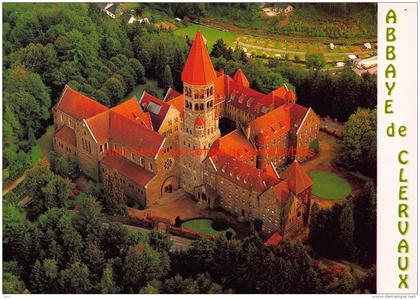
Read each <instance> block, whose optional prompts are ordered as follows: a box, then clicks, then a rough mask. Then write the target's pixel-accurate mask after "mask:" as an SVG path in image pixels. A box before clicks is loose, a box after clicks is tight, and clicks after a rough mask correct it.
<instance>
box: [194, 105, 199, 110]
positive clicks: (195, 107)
mask: <svg viewBox="0 0 420 299" xmlns="http://www.w3.org/2000/svg"><path fill="white" fill-rule="evenodd" d="M194 110H196V111H197V110H198V104H197V103H196V104H195V105H194Z"/></svg>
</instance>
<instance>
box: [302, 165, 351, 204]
mask: <svg viewBox="0 0 420 299" xmlns="http://www.w3.org/2000/svg"><path fill="white" fill-rule="evenodd" d="M309 176H310V177H311V178H312V180H313V181H314V185H313V186H312V194H314V195H315V196H318V197H320V198H324V199H341V198H345V197H346V196H347V195H349V194H350V192H351V186H350V184H349V183H348V182H347V181H346V180H345V179H343V178H341V177H339V176H337V175H336V174H334V173H331V172H324V171H311V172H310V173H309Z"/></svg>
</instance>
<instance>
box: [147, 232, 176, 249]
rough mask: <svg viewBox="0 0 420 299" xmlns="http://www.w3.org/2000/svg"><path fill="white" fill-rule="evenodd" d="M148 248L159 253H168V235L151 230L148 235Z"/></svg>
mask: <svg viewBox="0 0 420 299" xmlns="http://www.w3.org/2000/svg"><path fill="white" fill-rule="evenodd" d="M149 244H150V246H151V247H152V248H153V249H154V250H157V251H159V252H169V250H170V249H171V246H172V241H171V238H170V235H169V234H167V233H163V232H159V231H157V230H155V229H154V230H152V231H151V232H150V234H149Z"/></svg>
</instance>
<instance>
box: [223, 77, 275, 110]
mask: <svg viewBox="0 0 420 299" xmlns="http://www.w3.org/2000/svg"><path fill="white" fill-rule="evenodd" d="M228 82H229V83H228V84H229V95H228V96H227V99H226V103H227V104H230V105H233V106H235V107H236V108H238V109H240V110H242V111H246V112H248V113H250V114H253V115H256V116H260V115H263V114H265V113H267V112H268V111H270V110H272V108H274V102H273V98H272V97H271V96H267V95H265V94H263V93H261V92H259V91H256V90H254V89H252V88H249V87H245V86H243V85H242V84H239V83H237V82H235V81H233V80H232V81H228Z"/></svg>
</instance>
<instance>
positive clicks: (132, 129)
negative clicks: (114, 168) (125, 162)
mask: <svg viewBox="0 0 420 299" xmlns="http://www.w3.org/2000/svg"><path fill="white" fill-rule="evenodd" d="M110 137H111V139H112V140H114V141H116V142H118V143H120V144H122V146H127V147H130V148H132V149H134V150H137V151H140V152H142V151H146V153H147V155H149V156H151V157H154V156H155V155H156V154H157V153H158V151H159V149H160V148H161V146H162V143H163V142H164V140H165V138H164V137H163V136H162V135H160V134H159V133H156V132H155V131H152V130H150V129H148V128H146V127H144V126H142V125H139V124H138V123H135V122H133V121H131V120H129V119H127V118H126V117H124V116H122V115H120V114H118V113H115V112H113V111H110Z"/></svg>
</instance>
